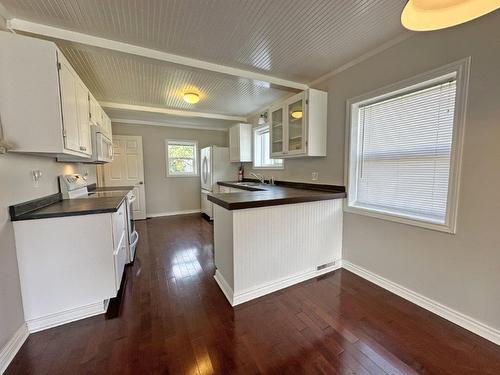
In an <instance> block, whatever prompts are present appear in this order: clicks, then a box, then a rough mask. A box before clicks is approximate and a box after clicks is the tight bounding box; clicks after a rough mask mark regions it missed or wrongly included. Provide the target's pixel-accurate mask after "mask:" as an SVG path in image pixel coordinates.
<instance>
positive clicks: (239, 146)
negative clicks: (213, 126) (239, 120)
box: [229, 124, 253, 162]
mask: <svg viewBox="0 0 500 375" xmlns="http://www.w3.org/2000/svg"><path fill="white" fill-rule="evenodd" d="M229 160H230V161H231V162H251V161H252V160H253V158H252V125H251V124H236V125H233V126H231V127H230V128H229Z"/></svg>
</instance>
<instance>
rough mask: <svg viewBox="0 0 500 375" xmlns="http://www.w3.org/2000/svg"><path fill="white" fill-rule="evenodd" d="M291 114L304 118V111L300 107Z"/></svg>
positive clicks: (297, 117)
mask: <svg viewBox="0 0 500 375" xmlns="http://www.w3.org/2000/svg"><path fill="white" fill-rule="evenodd" d="M291 115H292V117H293V118H296V119H299V118H302V116H303V113H302V111H301V110H300V109H299V110H295V111H292V113H291Z"/></svg>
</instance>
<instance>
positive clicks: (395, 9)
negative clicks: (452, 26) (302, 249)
mask: <svg viewBox="0 0 500 375" xmlns="http://www.w3.org/2000/svg"><path fill="white" fill-rule="evenodd" d="M0 1H1V3H2V4H3V5H4V6H5V8H6V9H7V10H8V12H9V13H10V14H11V16H12V17H13V18H16V19H21V20H26V21H31V22H35V23H38V24H43V25H48V26H53V27H57V28H62V29H66V30H70V31H76V32H80V33H85V34H89V35H92V36H97V37H101V38H106V39H110V40H114V41H120V42H125V43H129V44H134V45H137V46H142V47H146V48H150V49H154V50H159V51H163V52H167V53H170V54H175V55H180V56H184V57H190V58H194V59H198V60H202V61H206V62H210V63H215V64H220V65H224V66H227V67H232V68H238V69H242V70H246V71H249V72H255V73H260V74H265V75H269V76H273V77H277V78H281V79H285V80H289V81H293V82H297V83H305V84H307V83H309V82H311V81H313V80H315V79H317V78H318V77H320V76H322V75H324V74H326V73H328V72H330V71H332V70H333V69H336V68H338V67H339V66H342V65H343V64H346V63H348V62H349V61H352V60H353V59H355V58H358V57H359V56H361V55H363V54H365V53H367V52H369V51H371V50H373V49H375V48H377V47H378V46H380V45H382V44H384V43H386V42H388V41H390V40H393V39H395V38H397V37H400V36H401V35H403V34H405V33H406V32H405V31H404V29H403V28H402V26H401V23H400V14H401V11H402V9H403V7H404V5H405V3H406V1H405V0H308V1H303V0H251V1H237V0H213V1H208V0H205V1H203V0H168V1H167V0H148V1H137V0H0ZM58 44H59V45H60V47H61V48H62V50H63V52H64V54H65V55H66V56H67V57H68V59H69V60H70V62H71V63H72V64H73V65H74V67H75V69H76V70H77V72H78V73H79V74H80V75H81V77H82V79H83V80H84V82H85V83H86V84H87V85H88V86H89V89H90V90H91V91H92V92H93V94H94V95H95V96H96V98H97V99H98V100H100V101H106V102H117V103H124V104H134V105H145V106H154V107H165V108H172V109H182V110H192V111H198V112H209V113H218V114H224V115H236V116H247V115H249V114H251V113H254V112H255V111H257V110H259V109H262V108H264V107H265V106H266V105H268V104H270V103H272V102H273V101H275V100H277V99H280V98H284V97H286V96H289V95H291V94H293V93H294V92H295V91H294V90H293V89H290V88H286V87H281V86H276V85H270V84H269V83H268V82H265V80H264V81H261V80H253V79H249V78H243V77H238V76H236V75H228V74H223V73H217V72H213V71H209V70H203V69H199V68H194V67H188V66H184V65H178V64H174V63H169V62H165V61H159V60H154V59H151V58H146V57H141V56H137V55H131V54H127V53H122V52H117V51H112V50H109V49H103V48H97V47H90V46H84V45H81V44H76V43H73V42H63V41H58ZM188 88H193V89H195V90H197V91H199V92H200V93H201V100H200V102H199V103H197V104H195V105H189V104H187V103H185V102H184V101H183V100H182V95H181V93H182V92H183V91H184V90H187V89H188ZM170 120H172V119H169V121H170Z"/></svg>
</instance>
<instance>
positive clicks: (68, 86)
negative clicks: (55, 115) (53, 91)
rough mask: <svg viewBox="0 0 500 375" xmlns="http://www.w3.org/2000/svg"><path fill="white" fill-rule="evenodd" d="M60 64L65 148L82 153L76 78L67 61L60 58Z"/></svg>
mask: <svg viewBox="0 0 500 375" xmlns="http://www.w3.org/2000/svg"><path fill="white" fill-rule="evenodd" d="M59 62H60V64H61V65H60V70H59V85H60V88H61V106H62V115H63V128H64V147H65V148H66V149H68V150H72V151H78V152H80V141H79V139H78V137H79V134H78V132H79V130H78V110H77V100H76V77H75V75H74V74H73V70H72V69H71V67H70V66H69V63H68V62H67V61H66V60H65V59H61V58H60V59H59Z"/></svg>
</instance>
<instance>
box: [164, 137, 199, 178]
mask: <svg viewBox="0 0 500 375" xmlns="http://www.w3.org/2000/svg"><path fill="white" fill-rule="evenodd" d="M195 153H196V146H195V145H192V144H169V145H168V164H169V165H168V170H169V174H172V175H183V174H195V173H196V171H195V159H196V155H195Z"/></svg>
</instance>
